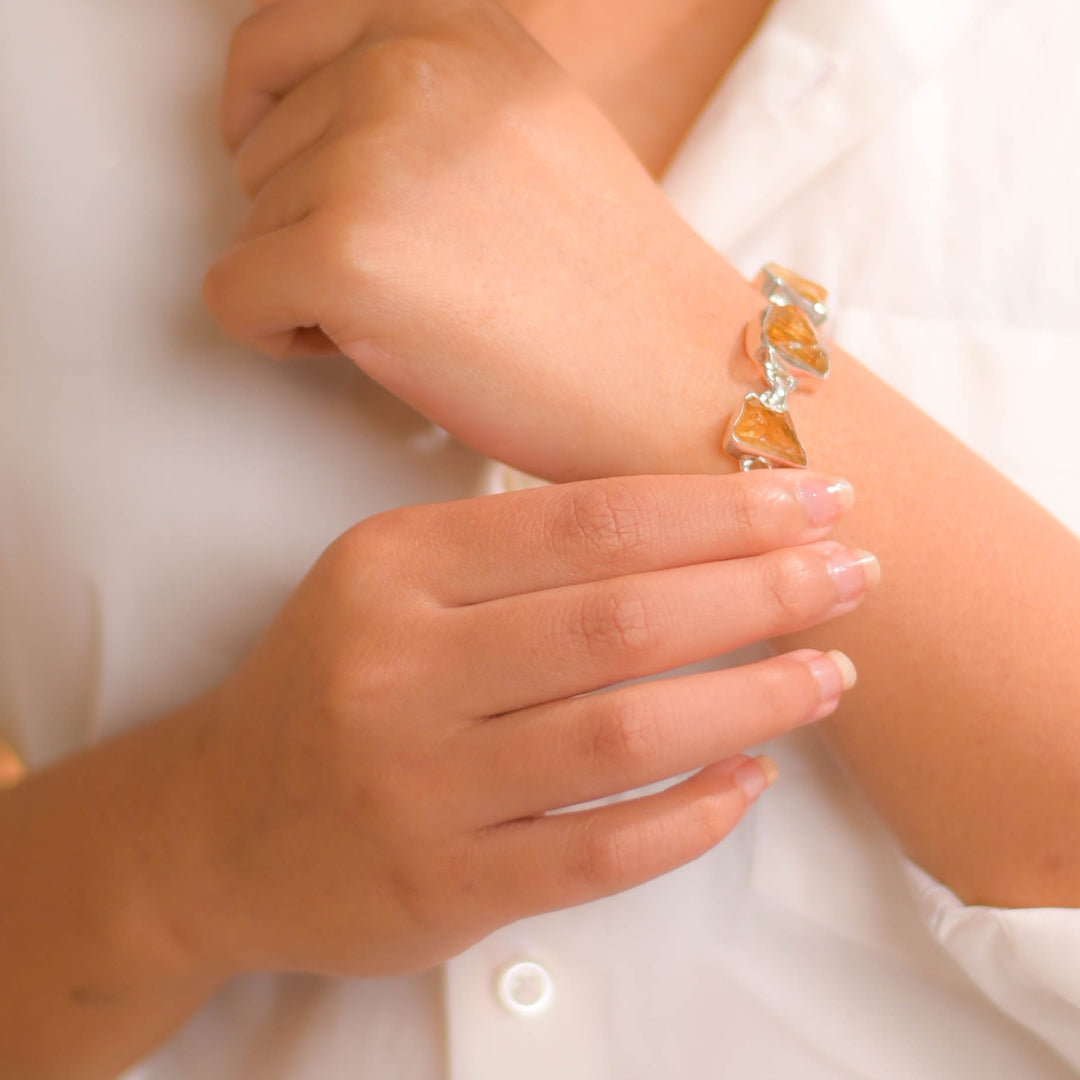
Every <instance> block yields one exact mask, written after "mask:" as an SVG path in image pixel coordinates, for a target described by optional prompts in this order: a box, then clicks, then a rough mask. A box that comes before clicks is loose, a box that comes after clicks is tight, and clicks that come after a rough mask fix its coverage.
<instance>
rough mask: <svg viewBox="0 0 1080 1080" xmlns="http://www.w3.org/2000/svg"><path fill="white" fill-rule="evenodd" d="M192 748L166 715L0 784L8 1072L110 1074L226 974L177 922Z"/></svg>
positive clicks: (185, 730)
mask: <svg viewBox="0 0 1080 1080" xmlns="http://www.w3.org/2000/svg"><path fill="white" fill-rule="evenodd" d="M192 752H193V745H192V728H191V725H190V724H188V723H186V722H185V721H184V718H182V717H173V718H169V719H167V720H164V721H161V722H160V723H158V724H153V725H146V726H145V727H144V728H141V729H138V730H135V731H133V732H131V733H129V734H127V735H125V736H123V737H121V738H119V739H115V740H112V741H111V742H109V743H105V744H102V745H101V746H99V747H96V748H94V749H92V750H90V751H88V752H86V753H83V754H79V755H76V756H75V757H73V758H70V759H68V760H67V761H64V762H62V763H60V764H59V765H57V766H54V767H52V768H49V769H45V770H43V771H41V772H40V773H37V774H34V775H31V776H30V777H29V778H28V779H26V780H25V781H23V783H22V784H20V785H19V786H18V787H16V788H13V789H12V790H10V791H7V792H4V793H3V794H0V866H2V868H3V872H2V874H0V1074H2V1075H3V1076H5V1077H10V1078H11V1080H44V1078H52V1077H58V1078H59V1077H63V1078H64V1080H92V1078H101V1080H109V1078H112V1077H114V1076H115V1075H117V1073H119V1072H120V1071H121V1070H122V1069H123V1068H125V1067H126V1066H128V1065H130V1064H131V1063H132V1062H134V1061H136V1060H138V1059H139V1058H140V1057H142V1056H143V1055H144V1054H146V1053H147V1052H149V1051H150V1050H151V1049H152V1048H153V1047H154V1046H155V1045H157V1044H158V1043H159V1042H160V1041H161V1040H162V1039H164V1038H165V1037H166V1036H167V1035H168V1034H169V1033H170V1032H171V1031H172V1030H173V1029H174V1028H175V1027H176V1026H177V1025H178V1024H179V1023H180V1022H181V1021H182V1020H183V1019H184V1018H185V1017H186V1016H187V1015H188V1014H189V1013H191V1012H192V1011H193V1010H194V1009H195V1008H196V1007H197V1006H198V1005H199V1004H200V1003H201V1002H202V1001H203V1000H204V999H205V998H206V997H207V996H208V995H209V994H210V993H211V992H212V991H213V990H214V989H215V988H216V987H217V986H218V985H219V984H220V982H221V981H222V978H221V976H219V975H217V974H212V973H209V972H208V971H206V970H204V969H203V968H202V967H201V966H200V967H197V966H196V965H194V964H193V963H192V962H191V960H190V958H189V957H188V955H187V953H186V950H185V942H184V940H183V936H182V935H183V930H182V921H174V920H173V915H174V913H175V912H176V911H177V910H178V908H177V905H178V904H179V903H180V898H181V894H184V893H186V890H187V888H188V886H184V887H181V885H180V883H181V882H182V881H183V875H184V870H185V860H184V854H183V850H184V843H183V839H182V838H183V836H184V832H185V830H186V828H187V825H188V823H187V820H186V819H187V816H188V815H189V814H190V808H189V807H188V806H187V805H186V804H185V796H184V783H183V782H182V779H181V776H180V773H181V771H182V769H184V768H187V766H188V764H189V763H190V761H191V754H192ZM189 884H190V883H189ZM170 893H172V894H173V895H171V896H169V894H170Z"/></svg>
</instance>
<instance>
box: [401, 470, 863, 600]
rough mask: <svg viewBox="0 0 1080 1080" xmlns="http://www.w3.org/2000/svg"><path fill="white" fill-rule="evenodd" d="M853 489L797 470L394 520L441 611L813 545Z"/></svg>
mask: <svg viewBox="0 0 1080 1080" xmlns="http://www.w3.org/2000/svg"><path fill="white" fill-rule="evenodd" d="M853 502H854V493H853V492H852V489H851V486H850V485H849V484H848V483H847V481H844V480H837V479H835V478H833V479H830V478H827V477H822V476H817V475H815V474H812V473H807V472H798V473H797V472H796V470H794V469H783V470H781V469H777V470H764V469H762V470H760V471H755V472H750V473H738V474H734V475H728V476H626V477H615V478H612V479H605V480H586V481H581V482H578V483H571V484H558V485H554V486H551V487H545V488H533V489H530V490H526V491H515V492H508V493H506V494H501V495H488V496H482V497H481V498H478V499H464V500H461V501H458V502H454V503H448V504H445V505H441V506H439V507H438V508H437V513H436V512H432V509H431V508H424V507H415V508H409V509H405V510H399V511H394V512H393V515H392V516H391V519H390V520H389V521H388V522H387V523H388V524H390V523H392V522H397V523H398V524H399V525H400V526H401V527H402V528H403V529H405V531H407V532H408V534H409V535H410V536H413V537H415V539H416V543H415V547H414V550H413V551H411V552H410V567H411V568H412V569H413V571H414V572H417V573H420V574H422V575H423V576H424V578H425V584H426V586H427V587H428V588H429V589H430V591H431V593H432V595H433V596H434V597H435V598H436V599H437V600H439V601H440V602H442V603H444V604H446V605H448V606H454V605H465V604H476V603H480V602H483V601H487V600H494V599H498V598H501V597H507V596H513V595H519V594H521V593H528V592H535V591H538V590H541V589H551V588H556V587H558V586H561V585H567V584H572V583H578V582H584V581H599V580H602V579H604V578H610V577H616V576H619V575H625V574H633V573H640V572H644V571H648V570H663V569H669V568H672V567H677V566H688V565H691V564H694V563H703V562H716V561H720V560H724V559H735V558H740V557H745V556H749V555H757V554H761V553H763V552H765V551H771V550H774V549H777V548H782V547H794V546H796V545H799V544H805V543H810V542H812V541H814V540H818V539H821V538H823V537H824V536H826V534H827V533H828V529H829V526H830V525H831V523H832V522H833V521H835V520H836V519H837V518H838V517H840V516H841V514H843V513H845V512H846V511H847V510H848V509H849V508H850V507H851V505H852V503H853Z"/></svg>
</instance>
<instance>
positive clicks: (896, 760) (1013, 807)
mask: <svg viewBox="0 0 1080 1080" xmlns="http://www.w3.org/2000/svg"><path fill="white" fill-rule="evenodd" d="M703 286H704V290H705V291H706V292H707V291H708V290H709V289H710V288H711V289H712V290H713V291H714V292H713V295H714V296H722V297H724V300H723V303H722V305H719V308H718V306H717V305H715V304H713V305H711V306H710V305H708V304H707V303H705V302H704V300H703V299H702V300H701V301H700V302H699V311H700V315H698V316H695V315H694V314H693V313H692V312H690V311H686V312H684V313H683V315H684V317H685V318H686V319H687V321H688V323H689V324H690V325H691V331H692V332H691V333H690V335H689V336H687V335H686V334H685V333H684V334H683V336H682V338H681V340H683V341H690V342H691V344H689V345H688V346H687V347H686V348H682V349H680V348H673V349H672V351H671V357H672V359H671V360H670V369H671V371H672V376H673V377H672V385H673V386H674V387H675V388H676V391H677V392H676V395H675V398H674V399H672V400H666V399H665V398H664V396H663V394H661V395H660V396H657V395H652V399H651V400H650V401H649V402H644V401H639V400H637V399H636V398H635V395H634V392H633V389H632V388H628V389H627V390H626V391H624V392H625V393H626V395H627V401H626V407H625V409H624V407H623V403H621V402H617V401H613V400H611V399H609V400H608V401H606V402H604V403H603V404H602V405H601V406H600V408H599V409H598V413H599V415H600V416H601V417H602V418H603V420H602V423H601V431H600V433H599V435H598V439H597V446H598V449H599V453H598V457H600V458H606V459H607V461H606V463H607V464H612V463H613V461H612V460H611V459H612V458H613V457H614V456H615V454H616V453H617V448H616V444H617V443H621V444H622V448H623V455H624V460H625V462H626V463H627V464H628V466H629V468H628V470H627V471H630V469H632V470H633V471H639V470H642V471H644V470H648V469H658V470H663V471H671V470H687V471H715V470H724V471H727V470H731V469H733V468H734V463H733V462H732V461H731V460H730V459H729V458H727V457H726V456H725V455H723V454H722V453H720V450H719V440H720V437H721V434H722V428H723V425H724V423H725V422H726V420H727V418H728V416H729V415H730V413H731V411H732V410H733V409H734V408H736V407H737V405H738V402H739V400H740V398H741V397H742V395H743V394H744V393H746V392H747V391H749V390H755V389H759V388H761V386H762V385H763V383H762V382H761V377H760V374H759V373H758V371H757V369H756V367H755V366H754V365H752V364H751V363H750V362H749V361H748V360H747V359H746V357H745V352H744V350H743V347H742V328H743V326H744V325H745V321H746V320H747V319H748V318H749V317H750V316H751V315H752V314H753V313H755V312H757V311H759V310H760V308H761V306H762V304H763V300H762V299H761V298H760V297H759V296H758V295H757V294H756V293H755V292H754V291H753V290H752V289H750V288H749V286H747V285H746V284H745V282H743V281H742V280H741V278H738V276H737V275H735V274H734V272H733V271H732V270H731V268H730V267H729V266H728V265H727V264H726V263H725V262H724V261H723V260H719V259H718V260H717V266H716V268H715V271H714V272H713V273H712V275H711V277H709V278H707V279H705V280H704V282H703ZM659 318H662V319H666V318H667V315H666V314H665V315H662V316H659ZM832 356H833V368H832V373H831V375H830V378H829V379H828V381H827V382H826V383H823V384H819V386H817V387H816V388H815V390H814V391H813V392H812V393H809V394H803V393H800V394H797V395H796V396H795V397H794V398H793V399H792V402H791V411H792V415H793V417H794V419H795V421H796V424H797V428H798V431H799V434H800V436H801V438H802V440H803V442H804V444H805V445H806V447H807V449H808V453H809V454H810V457H811V461H812V464H813V466H814V468H815V469H822V470H825V471H828V472H835V473H837V474H840V475H843V476H846V477H847V478H849V479H850V480H851V481H852V483H853V484H854V486H855V490H856V493H857V505H856V509H855V511H854V512H853V513H852V514H851V515H850V517H849V518H847V519H846V520H845V521H844V523H843V526H842V528H841V529H839V530H838V536H839V538H841V539H844V540H847V541H849V542H852V543H857V544H858V545H859V546H861V547H866V548H869V549H871V550H872V551H874V552H875V553H876V554H877V555H878V557H879V559H880V561H881V565H882V567H883V581H882V584H881V586H880V588H879V589H878V590H877V591H876V593H875V595H874V596H873V597H871V598H870V600H868V601H867V602H866V603H865V604H864V605H863V606H862V607H861V608H860V610H858V611H857V612H855V613H854V614H851V615H848V616H845V617H844V618H843V619H840V620H838V621H836V622H834V623H829V624H826V625H825V626H823V627H820V628H817V629H814V630H812V631H808V632H807V633H805V634H801V635H798V636H797V638H794V639H787V640H785V641H784V642H783V644H784V646H785V647H787V646H796V645H813V646H817V647H828V648H832V647H836V648H840V649H843V650H844V651H845V652H847V653H848V654H849V655H851V656H852V657H853V658H854V660H855V662H856V664H857V666H858V668H859V672H860V682H859V686H858V687H857V688H856V690H855V691H853V692H852V693H851V695H850V697H849V698H848V699H846V700H845V702H844V704H843V705H842V706H841V708H840V710H839V711H838V713H837V714H836V715H835V717H834V718H832V719H830V720H829V721H827V722H826V725H825V728H824V730H825V733H826V736H827V738H828V740H829V742H830V743H831V745H832V746H833V748H834V749H835V751H836V752H837V754H838V755H839V756H840V758H841V759H842V760H843V761H844V763H845V764H846V765H847V766H848V767H849V768H850V770H851V771H852V772H853V773H854V775H855V776H856V778H857V779H858V781H859V783H860V784H861V785H862V786H863V788H864V789H865V790H866V792H867V793H868V795H869V796H870V798H871V800H872V801H873V802H874V804H875V805H876V807H877V808H878V810H879V811H880V813H881V814H882V815H883V817H884V818H885V820H886V821H887V823H888V824H889V825H890V826H891V828H892V829H893V830H894V831H895V833H896V834H897V836H898V837H899V838H900V840H901V842H902V843H903V844H904V846H905V848H906V849H907V851H908V852H909V853H910V854H911V856H912V857H913V858H915V859H916V860H917V861H918V862H920V863H921V864H922V865H923V866H924V867H926V869H928V870H929V871H930V872H932V873H934V874H935V875H937V876H939V877H940V878H941V879H943V880H944V881H945V882H947V883H948V884H949V885H951V886H952V887H953V888H954V889H955V890H956V891H957V892H958V893H959V894H960V895H961V896H962V897H964V898H965V899H966V900H968V901H971V902H982V903H989V904H996V905H1006V906H1076V905H1080V857H1078V855H1077V851H1078V849H1080V799H1078V798H1077V794H1078V793H1080V722H1078V719H1077V717H1078V713H1080V664H1078V663H1077V662H1076V659H1075V658H1076V652H1077V647H1078V645H1080V627H1078V618H1077V612H1080V542H1078V541H1077V539H1076V537H1074V536H1073V535H1072V534H1071V533H1069V532H1068V531H1067V530H1066V529H1065V528H1064V527H1063V526H1062V525H1061V524H1060V523H1058V522H1057V521H1056V520H1055V519H1054V518H1053V517H1052V516H1051V515H1049V514H1048V513H1046V512H1045V511H1044V510H1042V509H1041V508H1040V507H1039V506H1037V505H1036V504H1035V503H1034V502H1033V501H1032V500H1030V499H1029V498H1028V497H1027V496H1026V495H1024V494H1023V493H1022V492H1021V491H1019V490H1018V489H1017V488H1016V487H1014V486H1013V485H1012V484H1011V483H1009V482H1008V481H1007V480H1006V479H1005V478H1004V477H1002V476H1001V475H1000V474H999V473H997V472H996V471H995V470H994V469H993V468H991V467H990V466H989V465H988V464H987V463H986V462H984V461H982V460H981V459H980V458H979V457H977V456H976V455H975V454H974V453H972V452H971V451H969V450H968V449H967V448H966V447H964V446H963V445H962V444H961V443H960V442H959V441H958V440H956V439H954V438H953V437H952V436H951V435H949V434H948V433H947V432H946V431H944V430H943V429H942V428H941V427H939V426H938V425H937V424H935V423H934V422H933V421H931V420H930V419H929V418H928V417H926V416H925V415H924V414H923V413H922V412H921V411H920V410H918V409H917V408H915V407H914V406H913V405H911V404H910V403H909V402H908V401H906V400H905V399H904V398H903V397H902V396H901V395H899V394H897V393H896V392H895V391H893V390H892V389H890V388H889V387H888V386H887V385H885V384H884V383H882V382H881V381H880V380H879V379H877V378H876V377H875V376H874V375H873V374H872V373H870V372H869V371H868V370H867V369H866V368H865V367H863V366H862V365H860V364H859V363H858V362H857V361H856V360H854V359H852V358H851V357H849V356H847V355H846V354H845V353H843V352H842V351H841V350H840V349H838V348H835V347H834V348H833V349H832ZM680 397H681V398H682V399H683V403H684V408H685V416H683V417H680V416H678V415H677V409H678V398H680ZM623 413H629V414H631V415H633V414H635V413H636V414H637V416H636V419H635V423H634V424H633V425H631V429H630V430H627V428H626V426H625V425H624V423H623V421H622V419H621V414H623ZM647 413H650V414H651V419H650V420H649V422H648V423H647V424H646V423H644V417H645V415H646V414H647ZM608 436H610V437H611V439H612V440H613V441H612V442H611V443H608V442H607V441H606V439H607V438H608ZM587 467H591V466H587Z"/></svg>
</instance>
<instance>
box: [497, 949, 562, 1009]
mask: <svg viewBox="0 0 1080 1080" xmlns="http://www.w3.org/2000/svg"><path fill="white" fill-rule="evenodd" d="M554 989H555V988H554V986H553V985H552V982H551V976H550V975H549V974H548V970H547V968H546V967H544V966H543V964H538V963H537V962H536V961H535V960H515V961H513V962H512V963H509V964H507V965H506V966H505V967H503V968H501V969H500V970H499V972H498V974H496V976H495V997H496V998H497V999H498V1001H499V1004H500V1005H501V1006H502V1007H503V1008H504V1009H505V1010H506V1011H507V1012H510V1013H514V1014H515V1015H517V1016H536V1015H537V1014H538V1013H542V1012H543V1011H544V1010H545V1009H546V1008H547V1007H548V1006H549V1005H550V1004H551V996H552V993H553V992H554Z"/></svg>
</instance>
